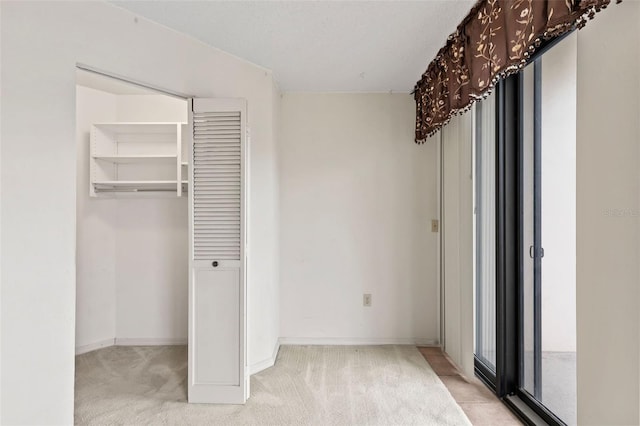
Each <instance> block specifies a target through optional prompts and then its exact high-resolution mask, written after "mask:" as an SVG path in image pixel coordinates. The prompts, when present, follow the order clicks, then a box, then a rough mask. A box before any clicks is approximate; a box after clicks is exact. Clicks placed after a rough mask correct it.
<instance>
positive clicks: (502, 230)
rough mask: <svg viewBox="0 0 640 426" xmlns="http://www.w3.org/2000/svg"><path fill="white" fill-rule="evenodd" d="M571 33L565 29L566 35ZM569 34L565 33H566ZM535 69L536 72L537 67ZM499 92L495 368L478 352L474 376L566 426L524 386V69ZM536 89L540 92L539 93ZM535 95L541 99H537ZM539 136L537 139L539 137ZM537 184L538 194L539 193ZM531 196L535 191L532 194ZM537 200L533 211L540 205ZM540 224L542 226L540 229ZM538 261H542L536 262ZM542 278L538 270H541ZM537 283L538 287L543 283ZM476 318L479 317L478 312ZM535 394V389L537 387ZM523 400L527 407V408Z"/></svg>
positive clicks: (521, 411) (518, 405) (513, 404)
mask: <svg viewBox="0 0 640 426" xmlns="http://www.w3.org/2000/svg"><path fill="white" fill-rule="evenodd" d="M568 34H569V33H567V35H568ZM565 36H566V35H565ZM565 36H562V37H558V38H556V39H555V40H553V41H551V42H547V43H544V44H543V45H542V46H541V47H540V48H539V49H538V50H537V52H536V54H535V55H533V56H532V57H531V58H530V61H529V62H528V63H532V62H534V61H535V60H536V59H538V58H539V57H540V56H541V55H543V54H544V52H545V51H547V50H548V49H550V48H551V47H553V46H554V45H555V44H556V43H558V42H559V41H561V40H562V39H563V38H564V37H565ZM536 69H537V72H536ZM534 73H535V74H534V80H537V81H536V84H535V86H534V87H536V86H537V87H536V88H534V115H535V117H534V121H535V122H536V124H535V125H534V127H535V128H539V123H540V117H541V108H540V88H539V86H540V66H539V65H538V66H536V65H534ZM494 90H495V96H496V170H495V178H496V194H495V196H496V371H495V373H494V372H493V371H492V370H490V369H489V368H488V367H487V366H486V365H485V364H484V363H483V362H482V361H481V360H480V359H479V358H478V357H477V356H475V354H474V367H475V373H476V376H478V378H479V379H480V380H482V381H483V382H484V383H485V384H486V385H487V386H488V387H489V388H490V389H492V390H493V391H494V392H495V393H496V395H497V396H498V397H499V398H500V399H502V400H503V401H504V402H505V403H506V404H507V405H508V406H509V408H511V409H512V410H513V411H514V412H515V413H516V414H517V415H518V416H519V417H520V418H521V419H522V420H524V421H525V422H526V423H528V424H535V420H534V418H535V417H538V418H539V419H540V420H543V421H544V422H546V423H547V424H550V425H565V423H564V422H563V421H562V420H561V419H560V418H558V417H557V416H556V415H555V414H554V413H553V412H551V411H550V410H548V409H547V408H546V407H545V406H544V405H542V404H541V403H540V402H539V401H538V400H536V398H535V395H531V394H529V392H527V391H526V390H524V380H523V377H522V372H523V371H524V333H523V325H524V316H523V312H524V309H523V307H524V297H523V296H524V294H523V293H524V292H523V282H524V275H523V274H524V263H523V262H524V256H525V255H526V256H529V253H523V251H524V249H523V248H522V244H521V242H522V241H523V235H524V220H523V217H524V216H523V213H524V203H523V200H524V197H525V194H524V191H523V173H522V170H523V164H524V163H523V162H524V160H525V159H524V158H523V157H524V155H523V154H524V152H523V149H522V144H523V141H524V103H523V102H524V99H523V92H524V77H523V75H522V73H517V74H513V75H511V76H509V77H507V78H505V79H502V80H500V81H499V82H498V83H497V84H496V87H495V89H494ZM536 92H537V94H536ZM536 98H537V99H536ZM536 138H537V140H535V139H536ZM534 147H535V148H534V149H539V147H540V134H539V131H535V132H534ZM539 154H540V153H539V152H538V153H537V154H536V155H534V157H537V159H534V162H536V164H534V174H535V177H534V180H537V181H538V182H539V178H540V167H539V166H540V164H539V163H538V162H539V161H540V155H539ZM539 192H540V190H539V187H538V188H537V189H535V190H534V193H535V194H534V196H537V197H539V196H540V194H539ZM529 196H531V194H529ZM539 201H540V200H538V203H537V206H536V208H535V210H538V209H539V206H540V204H539ZM534 216H535V218H534V220H535V221H540V219H541V218H540V214H539V212H537V213H536V212H534ZM538 229H539V228H538ZM535 238H536V240H535V241H534V251H535V252H536V253H534V254H535V257H536V260H539V259H538V257H539V256H538V254H537V251H538V249H539V247H540V246H539V244H538V243H539V236H536V237H535ZM536 263H538V262H536ZM537 275H538V277H536V278H534V280H539V279H540V278H539V275H540V270H539V269H538V270H537ZM537 284H538V285H535V287H537V288H538V290H539V288H540V286H539V284H540V283H537ZM535 293H537V294H536V297H534V299H537V301H535V300H534V323H535V324H534V340H535V341H536V342H537V343H536V342H534V346H536V349H539V348H540V340H541V322H540V321H541V315H540V305H541V303H540V300H539V298H540V294H539V291H536V292H535ZM476 321H478V320H477V317H476ZM536 358H537V359H536V366H535V369H536V370H537V373H538V374H536V375H535V376H536V384H535V388H536V389H540V383H539V382H538V380H540V377H541V375H540V371H541V370H540V365H538V363H540V362H541V357H539V356H537V357H536ZM534 393H537V392H534ZM523 405H524V407H523Z"/></svg>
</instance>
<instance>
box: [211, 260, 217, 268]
mask: <svg viewBox="0 0 640 426" xmlns="http://www.w3.org/2000/svg"><path fill="white" fill-rule="evenodd" d="M211 265H213V267H214V268H217V267H218V261H217V260H214V261H213V263H212V264H211Z"/></svg>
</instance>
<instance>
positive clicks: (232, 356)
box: [188, 99, 249, 404]
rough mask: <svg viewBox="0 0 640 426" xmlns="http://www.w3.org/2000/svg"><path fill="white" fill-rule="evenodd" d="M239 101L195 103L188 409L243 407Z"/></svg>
mask: <svg viewBox="0 0 640 426" xmlns="http://www.w3.org/2000/svg"><path fill="white" fill-rule="evenodd" d="M245 113H246V104H245V102H244V101H242V100H229V99H228V100H223V99H194V100H193V103H192V108H191V112H190V116H189V121H190V124H191V130H192V134H191V136H192V138H191V145H190V160H191V164H190V166H191V168H190V169H189V170H190V175H189V182H190V188H191V191H190V193H189V197H190V202H189V217H190V229H191V232H190V257H191V259H190V260H191V262H190V263H191V266H190V277H189V373H188V374H189V388H188V389H189V402H198V403H234V404H242V403H244V402H245V400H246V398H247V395H248V393H249V382H248V376H247V375H246V374H245V370H246V349H245V348H246V344H245V342H246V321H245V305H246V291H245V289H246V283H245V277H246V273H245V266H246V260H245V252H244V249H245V230H244V227H245V196H246V194H245V193H246V190H245V185H246V179H245V163H244V158H245V134H246V128H245V122H246V117H245Z"/></svg>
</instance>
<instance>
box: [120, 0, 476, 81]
mask: <svg viewBox="0 0 640 426" xmlns="http://www.w3.org/2000/svg"><path fill="white" fill-rule="evenodd" d="M113 3H114V4H116V5H117V6H120V7H123V8H125V9H128V10H130V11H132V12H134V13H135V14H137V15H138V16H141V17H145V18H148V19H150V20H152V21H155V22H158V23H160V24H163V25H165V26H167V27H169V28H173V29H175V30H177V31H179V32H182V33H185V34H188V35H191V36H193V37H195V38H197V39H199V40H201V41H203V42H205V43H207V44H209V45H211V46H214V47H217V48H219V49H222V50H224V51H226V52H229V53H231V54H233V55H235V56H238V57H241V58H244V59H246V60H248V61H250V62H253V63H254V64H257V65H260V66H262V67H265V68H268V69H270V70H272V71H273V73H274V76H275V78H276V80H277V81H278V84H279V86H280V88H281V90H283V91H321V92H324V91H345V92H352V91H367V92H368V91H385V92H386V91H389V90H393V91H405V92H406V91H410V90H412V89H413V86H414V84H415V82H416V81H417V80H418V79H419V78H420V76H421V74H422V73H423V72H424V70H425V69H426V67H427V65H428V63H429V62H430V61H431V59H433V57H434V56H435V54H436V53H437V51H438V50H439V49H440V47H442V46H443V45H444V43H445V41H446V38H447V36H448V35H449V34H450V33H452V32H453V31H454V30H455V28H456V26H457V25H458V23H459V22H460V21H461V20H462V19H463V18H464V16H465V15H466V14H467V12H468V11H469V9H470V8H471V7H472V6H473V3H474V1H472V0H424V1H195V2H194V1H114V2H113Z"/></svg>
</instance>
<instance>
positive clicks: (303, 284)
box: [279, 93, 438, 343]
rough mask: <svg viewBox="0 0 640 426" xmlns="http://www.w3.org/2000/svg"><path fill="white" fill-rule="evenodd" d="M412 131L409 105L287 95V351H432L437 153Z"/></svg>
mask: <svg viewBox="0 0 640 426" xmlns="http://www.w3.org/2000/svg"><path fill="white" fill-rule="evenodd" d="M414 120H415V104H414V101H413V99H412V97H411V96H410V95H408V94H394V95H391V94H304V93H299V94H293V93H285V94H284V95H283V99H282V139H281V143H280V146H279V148H280V149H279V153H280V156H279V164H280V200H281V202H280V231H281V234H280V243H281V252H280V256H281V258H280V271H281V277H282V278H281V289H280V295H281V297H280V307H281V309H280V315H281V321H280V327H281V334H282V341H283V342H289V343H290V342H298V343H302V342H312V343H323V342H327V343H357V342H405V343H410V342H414V341H419V342H426V343H434V342H436V341H437V339H438V331H437V306H438V300H437V282H436V244H437V234H435V233H431V228H430V220H431V218H436V217H437V203H436V179H435V178H436V157H435V153H436V151H435V148H436V147H435V144H432V143H428V144H426V145H424V146H419V145H416V144H415V143H414V142H413V130H414ZM363 293H371V294H372V307H363V303H362V297H363Z"/></svg>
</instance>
